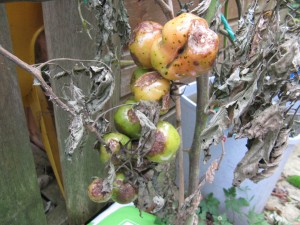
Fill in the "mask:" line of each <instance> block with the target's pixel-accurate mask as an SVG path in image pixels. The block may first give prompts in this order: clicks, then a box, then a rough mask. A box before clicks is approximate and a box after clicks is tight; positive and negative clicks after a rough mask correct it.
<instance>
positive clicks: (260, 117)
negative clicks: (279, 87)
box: [236, 105, 284, 140]
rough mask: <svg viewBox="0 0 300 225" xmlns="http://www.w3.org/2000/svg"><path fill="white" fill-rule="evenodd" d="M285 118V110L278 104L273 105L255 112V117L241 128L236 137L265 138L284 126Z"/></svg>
mask: <svg viewBox="0 0 300 225" xmlns="http://www.w3.org/2000/svg"><path fill="white" fill-rule="evenodd" d="M283 119H284V118H283V110H282V109H280V107H279V106H278V105H271V106H270V107H268V108H266V109H265V110H263V111H261V112H257V113H255V114H254V115H253V119H252V120H251V121H250V122H249V123H247V124H246V125H244V126H243V127H242V128H241V129H240V132H239V133H238V134H237V135H236V138H244V137H248V138H249V139H254V138H258V139H260V140H263V139H264V137H265V135H266V134H268V133H269V132H272V131H275V130H278V129H279V128H280V127H282V125H283Z"/></svg>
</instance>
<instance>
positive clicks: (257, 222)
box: [247, 210, 269, 225]
mask: <svg viewBox="0 0 300 225" xmlns="http://www.w3.org/2000/svg"><path fill="white" fill-rule="evenodd" d="M247 218H248V224H249V225H269V223H268V222H267V221H266V220H265V217H264V214H262V213H256V212H254V211H253V210H250V211H249V213H248V214H247Z"/></svg>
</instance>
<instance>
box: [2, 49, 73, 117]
mask: <svg viewBox="0 0 300 225" xmlns="http://www.w3.org/2000/svg"><path fill="white" fill-rule="evenodd" d="M0 54H1V55H3V56H4V57H6V58H7V59H9V60H10V61H12V62H14V63H15V64H17V65H18V66H20V67H21V68H23V69H24V70H26V71H28V72H29V73H31V74H32V75H33V76H34V77H35V78H36V79H37V80H38V81H39V82H40V84H41V86H42V87H43V88H44V90H45V94H46V95H48V96H49V97H50V100H51V101H52V102H53V103H55V104H57V105H59V106H60V107H61V108H62V109H63V110H65V111H67V112H69V113H71V114H72V115H73V116H75V115H76V113H75V111H74V110H73V109H72V108H70V107H69V106H67V105H66V104H65V103H64V102H62V101H61V100H60V99H59V97H57V95H56V94H55V93H54V92H53V90H52V88H51V87H50V86H49V85H48V84H47V83H46V81H45V80H44V79H43V77H42V73H41V70H39V69H38V68H35V67H33V66H30V65H28V64H27V63H26V62H24V61H22V60H21V59H19V58H18V57H16V56H15V55H13V54H11V53H10V52H9V51H7V50H6V49H4V48H3V47H2V46H1V45H0Z"/></svg>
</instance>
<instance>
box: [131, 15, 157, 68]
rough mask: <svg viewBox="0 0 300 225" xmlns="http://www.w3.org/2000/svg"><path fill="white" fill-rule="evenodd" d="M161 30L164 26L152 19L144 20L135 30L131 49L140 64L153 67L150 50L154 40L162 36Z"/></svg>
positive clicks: (135, 60)
mask: <svg viewBox="0 0 300 225" xmlns="http://www.w3.org/2000/svg"><path fill="white" fill-rule="evenodd" d="M161 30H162V26H161V25H160V24H159V23H156V22H152V21H143V22H141V23H140V24H139V25H138V26H137V27H136V28H135V29H134V30H133V32H132V37H131V40H130V42H129V51H130V54H131V56H132V58H133V60H134V62H135V63H136V64H137V65H138V66H140V67H143V68H151V67H152V65H151V59H150V51H151V47H152V44H153V41H154V40H155V39H157V38H159V37H160V36H161Z"/></svg>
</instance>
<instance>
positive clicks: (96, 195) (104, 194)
mask: <svg viewBox="0 0 300 225" xmlns="http://www.w3.org/2000/svg"><path fill="white" fill-rule="evenodd" d="M111 194H112V192H111V191H108V190H105V188H104V185H103V180H102V179H100V178H96V179H94V180H93V181H92V183H91V184H90V185H89V187H88V196H89V198H90V199H91V200H92V201H93V202H97V203H103V202H107V201H108V200H109V199H110V197H111Z"/></svg>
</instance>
